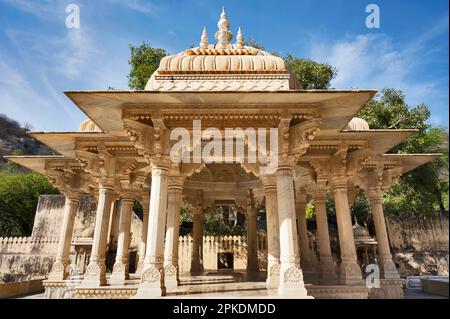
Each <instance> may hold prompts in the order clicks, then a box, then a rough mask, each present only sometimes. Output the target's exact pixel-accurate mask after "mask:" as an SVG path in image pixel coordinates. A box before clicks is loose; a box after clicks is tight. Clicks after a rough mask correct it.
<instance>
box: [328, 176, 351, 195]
mask: <svg viewBox="0 0 450 319" xmlns="http://www.w3.org/2000/svg"><path fill="white" fill-rule="evenodd" d="M330 182H331V183H330V184H331V189H332V190H333V191H335V190H341V189H345V190H346V191H347V187H348V178H347V176H346V175H332V176H331V181H330Z"/></svg>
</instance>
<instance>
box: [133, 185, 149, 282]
mask: <svg viewBox="0 0 450 319" xmlns="http://www.w3.org/2000/svg"><path fill="white" fill-rule="evenodd" d="M144 196H145V195H144ZM147 197H148V198H143V199H142V203H141V204H142V233H141V242H140V243H139V251H138V254H139V260H138V264H137V268H136V274H137V275H138V276H141V275H142V270H143V269H144V259H145V246H146V244H147V231H148V213H149V209H150V193H149V194H147Z"/></svg>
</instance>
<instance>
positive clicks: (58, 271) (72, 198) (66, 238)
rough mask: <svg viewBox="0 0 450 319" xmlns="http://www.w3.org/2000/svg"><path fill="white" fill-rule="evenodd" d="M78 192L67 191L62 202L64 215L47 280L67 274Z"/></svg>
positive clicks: (65, 276)
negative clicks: (56, 248)
mask: <svg viewBox="0 0 450 319" xmlns="http://www.w3.org/2000/svg"><path fill="white" fill-rule="evenodd" d="M80 195H81V194H80V193H79V192H68V193H67V194H66V201H65V204H64V215H63V220H62V225H61V231H60V235H59V242H58V251H57V253H56V259H55V262H54V263H53V266H52V270H51V272H50V273H49V275H48V279H49V280H64V279H66V278H67V276H68V275H69V264H70V261H69V253H70V244H71V242H72V235H73V226H74V223H75V216H76V214H77V210H78V205H79V203H80Z"/></svg>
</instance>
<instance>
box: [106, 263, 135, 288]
mask: <svg viewBox="0 0 450 319" xmlns="http://www.w3.org/2000/svg"><path fill="white" fill-rule="evenodd" d="M127 279H130V275H129V273H128V271H127V264H126V262H116V263H115V264H114V267H113V272H112V274H111V277H110V279H109V282H110V284H114V285H121V284H124V283H125V280H127Z"/></svg>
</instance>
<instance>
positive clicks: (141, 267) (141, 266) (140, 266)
mask: <svg viewBox="0 0 450 319" xmlns="http://www.w3.org/2000/svg"><path fill="white" fill-rule="evenodd" d="M143 271H144V261H143V260H139V261H138V264H137V267H136V273H135V274H136V275H137V276H139V277H141V276H142V272H143Z"/></svg>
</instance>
